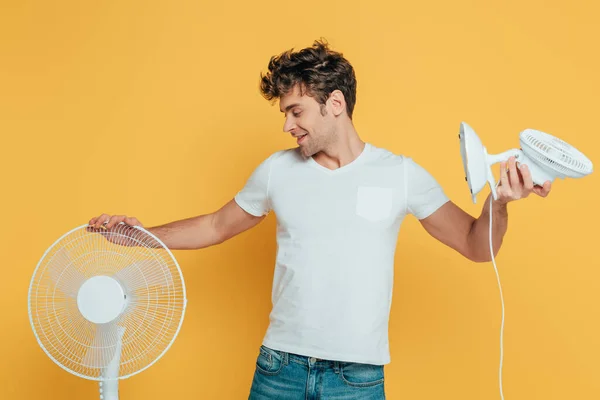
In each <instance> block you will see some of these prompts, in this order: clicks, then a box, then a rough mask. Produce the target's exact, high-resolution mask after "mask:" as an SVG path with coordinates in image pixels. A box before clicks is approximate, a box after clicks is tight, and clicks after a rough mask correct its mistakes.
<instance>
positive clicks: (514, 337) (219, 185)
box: [0, 0, 600, 400]
mask: <svg viewBox="0 0 600 400" xmlns="http://www.w3.org/2000/svg"><path fill="white" fill-rule="evenodd" d="M0 7H1V8H0V132H1V145H2V150H3V151H2V155H1V157H0V174H1V176H2V208H1V209H0V210H1V213H2V215H1V217H0V218H1V221H2V230H1V231H0V232H1V233H0V234H1V237H0V246H1V247H0V250H1V257H2V258H1V260H2V275H1V278H0V293H1V295H2V297H1V303H0V304H2V306H3V307H2V313H1V314H0V321H1V325H2V328H1V330H0V335H1V340H0V354H1V357H0V377H1V379H0V381H1V383H0V398H2V399H48V400H50V399H88V398H89V399H93V398H96V397H95V396H97V391H96V390H97V388H96V384H95V383H94V382H91V381H88V380H84V379H80V378H77V377H75V376H72V375H70V374H68V373H67V372H65V371H64V370H62V369H61V368H59V367H58V366H57V365H55V364H54V363H53V362H52V361H51V360H50V359H49V358H48V357H47V356H46V355H45V354H44V352H43V351H42V350H41V349H40V347H39V346H38V344H37V342H36V340H35V338H34V335H33V333H32V331H31V328H30V325H29V320H28V316H27V290H28V286H29V280H30V278H31V275H32V273H33V270H34V268H35V266H36V264H37V262H38V260H39V259H40V257H41V256H42V255H43V253H44V251H45V250H46V249H47V248H48V247H49V246H50V245H51V244H52V243H53V242H54V241H55V240H56V239H57V238H58V237H59V236H60V235H62V234H63V233H65V232H67V231H68V230H70V229H72V228H74V227H76V226H78V225H80V224H83V223H86V222H87V221H88V220H89V219H90V218H91V217H92V216H94V215H97V214H100V213H103V212H104V213H124V214H128V215H133V216H136V217H138V218H139V219H140V220H141V221H142V222H143V223H144V224H145V225H146V226H152V225H157V224H161V223H165V222H168V221H172V220H175V219H180V218H184V217H188V216H191V215H196V214H199V213H207V212H211V211H214V210H215V209H216V208H218V207H220V206H221V205H222V204H223V203H224V202H226V201H228V200H229V199H231V198H232V196H233V195H234V194H235V193H236V192H237V191H238V190H239V189H240V188H241V186H242V185H243V184H244V183H245V181H246V179H247V177H248V176H249V174H250V172H251V171H252V170H253V169H254V168H255V167H256V166H257V165H258V163H259V162H260V161H262V160H263V159H264V158H265V157H267V156H268V155H269V154H271V153H272V152H274V151H276V150H279V149H282V148H287V147H293V146H294V142H293V141H292V139H290V138H289V136H287V135H284V134H283V133H282V132H281V129H282V125H283V118H282V115H281V114H280V113H279V111H278V108H277V106H274V107H272V106H271V105H270V104H269V103H268V102H267V101H265V100H264V99H263V98H262V97H261V96H260V94H259V92H258V77H259V73H260V72H261V71H264V70H265V69H266V65H267V62H268V60H269V57H270V56H271V55H273V54H277V53H279V52H281V51H283V50H286V49H289V48H292V47H294V48H297V49H298V48H301V47H305V46H308V45H310V44H311V43H312V41H313V40H314V39H317V38H319V37H325V38H326V39H328V40H329V42H330V43H331V45H332V46H333V48H334V49H337V50H340V51H342V52H343V53H344V55H345V56H347V57H348V59H349V60H350V61H351V62H352V63H353V65H354V67H355V69H356V73H357V78H358V101H357V105H356V111H355V125H356V127H357V129H358V131H359V133H360V134H361V135H362V137H363V138H364V139H365V140H367V141H369V142H371V143H373V144H375V145H377V146H381V147H386V148H388V149H390V150H392V151H394V152H397V153H403V154H406V155H410V156H411V157H413V158H414V159H415V160H416V161H417V162H419V163H420V164H421V165H423V166H424V167H425V168H426V169H427V170H428V171H430V172H431V173H432V174H433V175H434V176H435V177H436V179H438V181H439V182H440V183H441V184H442V186H443V187H444V188H445V190H446V192H447V194H448V195H449V196H450V197H451V198H452V199H453V200H454V201H455V202H456V203H457V204H459V205H460V206H461V207H463V208H464V209H465V210H467V211H468V212H470V213H471V214H472V215H475V216H478V215H479V212H480V210H481V207H482V205H483V204H482V203H483V200H484V199H485V196H486V195H487V193H489V189H487V188H486V189H485V190H484V193H481V194H480V196H479V202H478V204H475V205H474V204H472V202H471V199H470V196H469V194H468V189H467V186H466V183H465V182H464V178H463V172H462V165H461V159H460V153H459V147H458V139H457V133H458V127H459V123H460V122H461V121H463V120H464V121H466V122H468V123H469V124H470V125H471V126H473V127H474V128H475V130H476V131H477V132H478V134H479V135H480V137H481V138H482V140H483V142H484V144H485V145H486V146H487V148H488V149H489V151H490V152H492V153H498V152H501V151H504V150H508V149H510V148H514V147H518V146H519V143H518V134H519V132H520V131H521V130H523V129H525V128H535V129H540V130H544V131H546V132H548V133H551V134H553V135H556V136H558V137H561V138H562V139H564V140H566V141H567V142H570V143H571V144H573V145H575V146H576V147H578V148H579V149H580V150H582V151H583V152H584V153H585V154H586V155H587V156H588V157H589V158H590V159H591V160H592V161H595V162H596V164H598V163H600V146H599V145H600V139H599V136H600V129H599V127H600V126H599V124H598V116H599V115H598V114H599V97H598V96H599V95H598V93H600V79H599V77H598V71H600V58H599V56H598V39H599V38H600V28H599V27H598V25H597V16H598V13H599V12H600V7H599V6H598V5H597V4H596V3H594V2H591V1H587V2H583V1H572V2H566V1H558V0H555V1H540V0H534V1H526V2H519V1H510V2H491V1H487V2H486V1H474V0H473V1H465V0H457V1H452V2H450V1H435V2H431V1H424V2H415V1H402V2H399V3H398V2H392V1H388V2H378V1H353V2H349V1H327V2H324V1H313V0H310V1H300V2H289V1H285V2H279V1H277V2H244V1H237V2H230V1H223V2H203V1H171V2H167V1H164V2H158V1H105V2H85V1H83V2H81V1H70V2H67V1H60V2H59V1H37V2H34V1H25V0H21V1H6V0H4V1H3V2H2V3H1V5H0ZM495 173H496V174H497V166H496V168H495ZM599 183H600V181H599V175H598V173H597V172H596V173H595V174H592V175H591V176H588V177H586V178H583V179H579V180H574V179H572V180H560V181H556V182H555V185H554V187H553V191H552V193H551V195H550V196H549V197H548V198H547V199H540V198H538V197H535V196H533V197H531V198H529V199H527V200H524V201H520V202H517V203H513V204H511V205H510V209H509V211H510V221H509V230H508V233H507V235H506V237H505V241H504V247H503V248H502V250H501V252H500V255H499V256H498V258H497V263H498V267H499V270H500V277H501V280H502V284H503V289H504V295H505V300H506V329H505V341H504V345H505V365H504V375H503V377H504V394H505V398H506V399H507V400H517V399H520V400H532V399H544V400H549V399H561V400H562V399H579V400H583V399H598V398H600V383H599V379H598V375H599V372H600V368H599V367H598V359H599V358H600V345H599V342H598V338H599V337H600V324H599V322H598V315H599V311H600V306H599V302H598V300H599V293H600V283H599V280H598V278H599V277H600V271H599V269H598V266H599V265H600V262H599V261H598V256H597V249H598V239H597V229H598V224H599V222H600V219H599V217H598V214H597V212H596V210H597V207H596V205H597V204H598V201H597V197H596V196H597V195H598V194H599V189H598V184H599ZM274 229H275V218H274V216H273V215H271V216H269V218H268V219H267V220H266V221H265V222H263V223H262V224H261V225H259V227H257V228H255V229H254V230H252V231H249V232H246V233H244V234H242V235H240V236H238V237H236V238H234V239H232V240H231V241H229V242H227V243H225V244H223V245H221V246H218V247H214V248H210V249H206V250H204V251H193V252H191V251H190V252H176V253H175V255H176V257H177V258H178V260H179V262H180V264H181V266H182V269H183V272H184V276H185V280H186V283H187V287H188V297H189V304H188V309H187V314H186V319H185V321H184V324H183V327H182V330H181V332H180V336H179V337H178V339H177V340H176V342H175V344H174V346H173V347H172V348H171V349H170V350H169V352H168V353H167V354H166V355H165V357H163V358H162V359H161V360H160V361H159V362H158V363H157V364H156V365H154V366H153V367H152V368H150V369H148V370H147V371H145V372H144V373H142V374H139V375H136V376H135V377H133V378H131V379H128V380H126V381H124V382H122V384H121V393H122V398H123V399H128V400H137V399H140V400H141V399H167V398H168V399H175V398H176V399H242V398H247V394H248V390H249V387H250V384H251V379H252V374H253V371H254V363H255V359H256V356H257V351H258V346H259V345H260V342H261V340H262V337H263V334H264V332H265V329H266V327H267V324H268V313H269V311H270V295H271V294H270V290H271V282H272V273H273V263H274V257H275V242H274V235H275V231H274ZM396 261H397V263H396V275H395V291H394V301H393V307H392V313H391V321H390V336H391V351H392V363H391V364H390V365H389V366H388V367H386V377H387V381H386V386H387V395H388V398H390V399H410V400H419V399H436V400H437V399H457V400H470V399H473V400H481V399H498V398H499V388H498V386H499V385H498V366H499V350H500V349H499V344H500V343H499V334H500V298H499V293H498V287H497V282H496V276H495V273H494V270H493V266H492V264H490V263H487V264H473V263H471V262H469V261H467V260H465V259H463V258H461V257H460V256H459V255H458V254H457V253H455V252H453V251H452V250H449V249H448V248H445V247H444V246H443V245H441V244H439V243H437V242H436V241H434V240H433V239H431V238H430V237H429V236H427V234H426V233H425V231H424V230H423V229H422V228H421V227H420V225H419V224H418V222H417V221H416V220H415V219H414V218H413V217H409V218H408V219H407V220H406V222H405V225H404V226H403V228H402V229H401V233H400V237H399V244H398V251H397V256H396Z"/></svg>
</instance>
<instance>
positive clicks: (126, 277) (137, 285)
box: [115, 259, 173, 293]
mask: <svg viewBox="0 0 600 400" xmlns="http://www.w3.org/2000/svg"><path fill="white" fill-rule="evenodd" d="M155 264H157V262H156V260H154V259H149V260H146V261H139V262H135V263H132V264H130V265H128V266H127V267H125V268H123V269H122V270H120V271H118V272H117V273H115V277H116V278H117V279H118V280H119V281H120V282H121V283H122V284H123V285H124V286H125V288H126V292H127V293H131V292H134V291H136V290H138V289H145V288H148V287H156V286H158V287H169V286H173V282H171V274H170V273H169V271H168V270H164V269H163V268H162V266H161V265H155Z"/></svg>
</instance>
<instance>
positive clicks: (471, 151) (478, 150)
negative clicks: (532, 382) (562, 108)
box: [458, 122, 593, 400]
mask: <svg viewBox="0 0 600 400" xmlns="http://www.w3.org/2000/svg"><path fill="white" fill-rule="evenodd" d="M519 137H520V142H521V148H520V149H512V150H508V151H505V152H503V153H500V154H495V155H494V154H488V152H487V149H486V148H485V147H484V146H483V144H482V143H481V140H479V137H478V136H477V134H476V133H475V131H474V130H473V129H472V128H471V127H470V126H469V125H467V124H466V123H465V122H462V123H461V124H460V133H459V134H458V138H459V140H460V154H461V156H462V161H463V168H464V171H465V179H466V181H467V183H468V185H469V190H470V191H471V197H472V199H473V203H477V194H478V193H479V192H480V191H481V190H482V189H483V188H484V187H485V185H486V183H488V184H489V185H490V189H491V190H492V198H490V210H489V247H490V254H491V259H492V263H493V264H494V270H495V271H496V278H497V280H498V288H499V289H500V300H501V303H502V324H501V328H500V368H499V378H500V398H501V399H502V400H504V393H503V391H502V362H503V337H504V296H503V295H502V285H501V284H500V275H499V274H498V268H497V267H496V260H495V259H494V251H493V241H492V224H493V219H492V204H493V202H492V199H493V200H496V199H497V198H498V194H497V192H496V182H495V179H494V175H493V174H492V165H494V164H496V163H499V162H502V161H507V160H508V159H509V158H510V157H511V156H515V158H516V160H517V161H518V162H519V163H520V164H525V165H527V167H528V168H529V171H530V172H531V177H532V180H533V183H534V185H540V186H543V184H544V182H546V181H550V182H553V181H554V180H555V179H556V178H561V179H564V178H566V177H569V178H580V177H583V176H585V175H588V174H591V173H592V172H593V165H592V162H591V161H590V160H589V159H588V158H587V157H586V156H585V155H583V154H582V153H581V152H580V151H579V150H577V149H576V148H574V147H573V146H571V145H569V144H568V143H565V142H564V141H562V140H560V139H558V138H556V137H554V136H552V135H549V134H547V133H544V132H541V131H538V130H534V129H525V130H524V131H522V132H521V134H520V135H519Z"/></svg>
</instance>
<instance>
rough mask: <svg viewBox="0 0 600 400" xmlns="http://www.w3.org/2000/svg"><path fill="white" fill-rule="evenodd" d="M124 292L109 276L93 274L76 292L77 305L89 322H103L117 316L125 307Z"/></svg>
mask: <svg viewBox="0 0 600 400" xmlns="http://www.w3.org/2000/svg"><path fill="white" fill-rule="evenodd" d="M125 303H126V300H125V292H124V291H123V288H122V287H121V285H120V284H119V282H118V281H117V280H116V279H114V278H111V277H110V276H94V277H91V278H90V279H88V280H86V281H85V282H84V283H83V285H81V287H80V288H79V291H78V292H77V307H78V308H79V311H80V312H81V314H82V315H83V316H84V317H85V319H87V320H88V321H90V322H93V323H95V324H104V323H107V322H110V321H112V320H114V319H115V318H117V317H118V316H119V315H120V314H121V312H122V311H123V309H124V307H125Z"/></svg>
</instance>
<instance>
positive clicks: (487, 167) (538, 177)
mask: <svg viewBox="0 0 600 400" xmlns="http://www.w3.org/2000/svg"><path fill="white" fill-rule="evenodd" d="M458 137H459V139H460V153H461V156H462V160H463V167H464V170H465V177H466V180H467V183H468V184H469V189H470V191H471V196H472V198H473V203H476V202H477V199H476V196H477V194H478V193H479V192H480V191H481V190H482V189H483V188H484V187H485V185H486V183H489V185H490V188H491V190H492V195H493V197H494V200H496V199H497V193H496V183H495V180H494V175H493V174H492V165H494V164H496V163H499V162H502V161H506V160H508V158H509V157H511V156H515V157H516V159H517V161H518V162H519V163H520V164H525V165H527V166H528V167H529V171H530V172H531V177H532V179H533V183H534V184H535V185H540V186H542V185H543V184H544V182H545V181H550V182H553V181H554V179H556V178H561V179H564V178H566V177H569V178H580V177H582V176H585V175H588V174H591V173H592V171H593V165H592V162H591V161H590V160H589V159H588V158H587V157H586V156H585V155H583V154H582V153H581V152H580V151H579V150H577V149H576V148H574V147H573V146H571V145H569V144H568V143H565V142H564V141H562V140H560V139H559V138H557V137H554V136H552V135H549V134H547V133H544V132H541V131H538V130H535V129H525V130H524V131H522V132H521V134H520V135H519V139H520V142H521V148H520V149H512V150H508V151H505V152H503V153H500V154H495V155H494V154H488V152H487V149H486V148H485V147H484V146H483V144H482V143H481V140H479V137H478V136H477V134H476V133H475V131H474V130H473V129H472V128H471V127H470V126H469V125H467V124H466V123H465V122H462V123H461V124H460V133H459V135H458Z"/></svg>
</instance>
